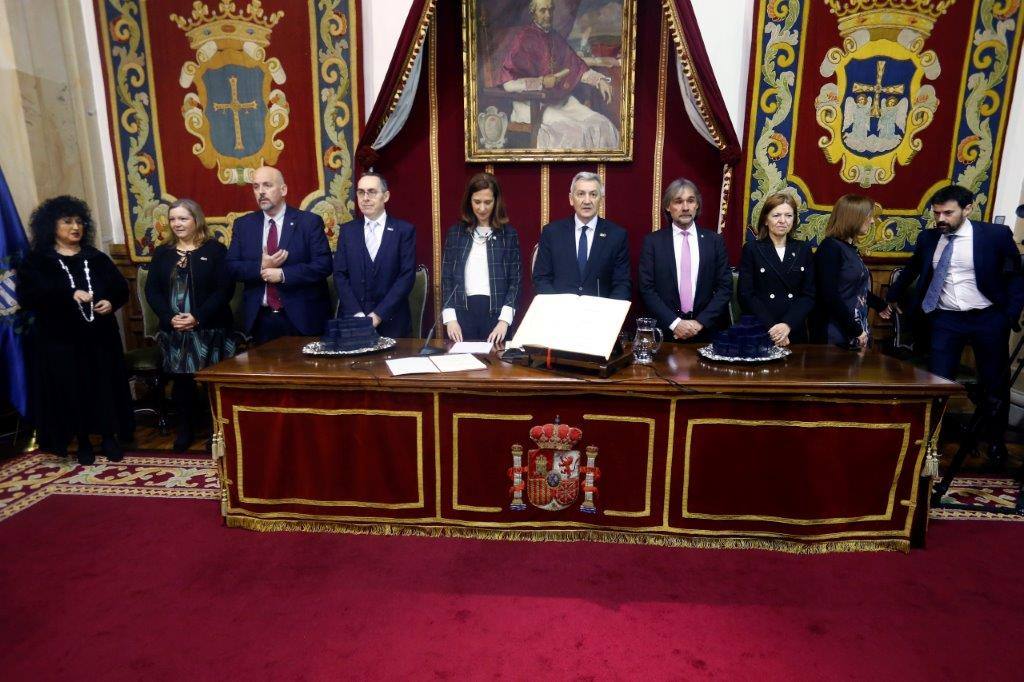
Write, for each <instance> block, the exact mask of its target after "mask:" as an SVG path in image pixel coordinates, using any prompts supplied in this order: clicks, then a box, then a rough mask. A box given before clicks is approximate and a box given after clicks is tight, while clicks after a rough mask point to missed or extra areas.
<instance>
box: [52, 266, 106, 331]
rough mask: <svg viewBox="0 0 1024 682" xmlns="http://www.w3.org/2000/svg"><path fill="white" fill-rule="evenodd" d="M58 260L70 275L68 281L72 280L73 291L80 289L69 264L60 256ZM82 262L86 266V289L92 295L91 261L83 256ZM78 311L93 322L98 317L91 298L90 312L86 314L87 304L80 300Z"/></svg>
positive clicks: (83, 317) (85, 318)
mask: <svg viewBox="0 0 1024 682" xmlns="http://www.w3.org/2000/svg"><path fill="white" fill-rule="evenodd" d="M57 262H58V263H60V267H61V269H63V270H64V272H65V273H66V274H67V276H68V281H69V282H71V291H78V286H77V285H76V284H75V277H74V275H72V274H71V271H70V270H68V266H67V265H65V264H64V261H62V260H61V259H60V258H59V257H58V258H57ZM82 264H83V265H84V266H85V287H86V291H88V292H89V296H92V278H91V277H90V276H89V261H88V260H87V259H85V258H83V259H82ZM76 302H77V301H76ZM78 312H79V313H80V314H81V315H82V319H83V320H85V321H86V322H92V321H93V320H95V319H96V312H95V311H94V310H93V307H92V299H91V298H90V299H89V314H88V315H86V314H85V306H84V305H83V304H82V303H80V302H79V303H78Z"/></svg>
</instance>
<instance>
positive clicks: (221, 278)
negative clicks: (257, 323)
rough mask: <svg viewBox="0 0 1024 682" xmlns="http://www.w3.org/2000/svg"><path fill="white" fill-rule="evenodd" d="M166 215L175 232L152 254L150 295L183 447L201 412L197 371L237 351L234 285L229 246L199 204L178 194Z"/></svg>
mask: <svg viewBox="0 0 1024 682" xmlns="http://www.w3.org/2000/svg"><path fill="white" fill-rule="evenodd" d="M168 216H169V219H170V224H171V238H170V241H169V242H168V243H167V244H164V245H162V246H160V247H159V248H158V249H157V250H156V252H155V253H154V254H153V262H152V263H150V266H149V279H148V280H147V281H146V300H147V301H148V302H149V305H150V307H151V308H152V309H153V312H155V313H156V316H157V318H159V320H160V332H159V333H158V334H157V343H159V345H160V349H161V351H163V364H164V371H165V372H167V373H168V374H172V375H173V376H174V385H173V387H172V389H171V400H172V402H173V403H174V407H175V410H176V411H177V413H178V432H177V435H176V437H175V439H174V450H175V451H176V452H184V451H186V450H187V449H188V446H189V445H190V444H191V443H192V440H193V437H194V432H195V429H196V426H197V422H198V418H199V409H200V408H199V397H198V396H197V391H196V383H195V373H196V372H197V371H199V370H200V369H202V368H203V367H206V366H208V365H213V364H216V363H218V362H220V361H221V360H224V359H225V358H229V357H231V356H232V355H234V353H235V342H234V339H233V338H232V335H231V328H232V324H231V308H230V302H231V295H232V293H233V292H234V288H235V287H234V282H233V281H232V280H231V276H230V274H229V273H228V269H227V267H226V266H225V263H224V259H225V256H226V255H227V249H226V248H225V247H224V245H223V244H221V243H220V242H218V241H216V240H215V239H211V238H210V234H209V231H208V230H207V227H206V218H205V217H204V215H203V210H202V209H201V208H200V207H199V204H197V203H196V202H195V201H192V200H191V199H179V200H177V201H175V202H174V203H173V204H171V208H170V211H169V212H168ZM202 402H203V404H204V405H205V404H206V401H205V400H203V401H202Z"/></svg>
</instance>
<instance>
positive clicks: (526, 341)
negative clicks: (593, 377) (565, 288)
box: [508, 294, 630, 359]
mask: <svg viewBox="0 0 1024 682" xmlns="http://www.w3.org/2000/svg"><path fill="white" fill-rule="evenodd" d="M629 305H630V303H629V301H619V300H616V299H612V298H599V297H597V296H577V295H576V294H538V295H537V296H534V297H533V302H532V303H531V304H530V307H529V309H528V310H527V311H526V315H525V316H524V317H523V321H522V323H521V324H520V325H519V330H518V331H517V332H516V336H515V338H514V339H512V341H511V342H509V344H508V345H509V346H515V347H520V348H521V347H522V346H524V345H527V346H540V347H542V348H550V349H552V350H564V351H569V352H572V353H586V354H587V355H596V356H599V357H602V358H605V359H607V358H608V357H610V356H611V354H612V349H613V348H614V346H615V341H616V340H617V339H618V337H619V331H620V330H621V329H622V323H623V322H625V321H626V314H627V313H628V312H629Z"/></svg>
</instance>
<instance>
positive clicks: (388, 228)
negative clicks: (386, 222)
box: [384, 227, 395, 232]
mask: <svg viewBox="0 0 1024 682" xmlns="http://www.w3.org/2000/svg"><path fill="white" fill-rule="evenodd" d="M384 229H385V230H387V231H388V232H394V231H395V228H393V227H385V228H384Z"/></svg>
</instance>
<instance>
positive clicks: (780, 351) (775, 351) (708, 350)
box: [697, 343, 793, 364]
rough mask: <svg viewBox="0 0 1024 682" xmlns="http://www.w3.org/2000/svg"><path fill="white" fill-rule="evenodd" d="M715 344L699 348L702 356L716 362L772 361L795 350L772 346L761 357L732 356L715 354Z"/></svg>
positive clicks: (698, 350)
mask: <svg viewBox="0 0 1024 682" xmlns="http://www.w3.org/2000/svg"><path fill="white" fill-rule="evenodd" d="M713 349H714V345H712V344H710V343H709V344H708V345H706V346H703V347H701V348H698V349H697V352H698V353H700V355H701V357H702V358H707V359H708V360H714V361H715V362H743V363H748V364H749V363H755V362H772V361H774V360H781V359H782V358H784V357H786V356H787V355H791V354H792V353H793V351H791V350H790V349H788V348H779V347H778V346H772V349H771V350H769V351H768V353H767V355H762V356H761V357H759V358H732V357H728V356H726V355H715V352H714V350H713Z"/></svg>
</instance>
